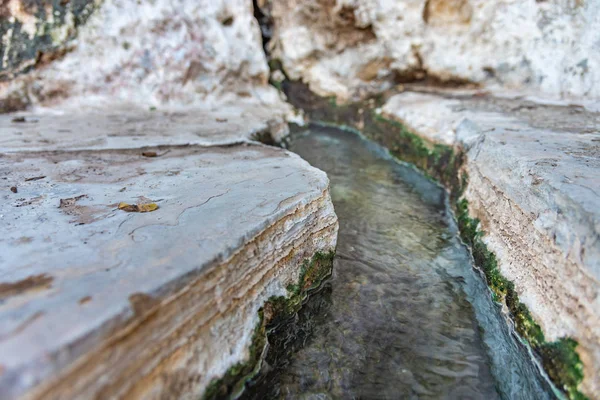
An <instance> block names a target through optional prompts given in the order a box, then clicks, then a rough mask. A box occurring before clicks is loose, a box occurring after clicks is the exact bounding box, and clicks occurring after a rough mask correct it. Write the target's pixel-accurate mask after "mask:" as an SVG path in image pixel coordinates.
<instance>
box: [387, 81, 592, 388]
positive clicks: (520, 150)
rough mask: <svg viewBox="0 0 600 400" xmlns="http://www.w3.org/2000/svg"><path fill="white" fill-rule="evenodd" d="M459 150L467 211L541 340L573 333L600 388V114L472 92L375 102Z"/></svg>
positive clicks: (587, 384) (588, 376)
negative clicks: (537, 327)
mask: <svg viewBox="0 0 600 400" xmlns="http://www.w3.org/2000/svg"><path fill="white" fill-rule="evenodd" d="M382 111H383V113H384V115H386V116H387V117H390V118H393V119H396V120H398V121H400V122H402V123H403V124H405V125H406V126H407V127H409V128H410V130H411V131H413V132H415V133H417V134H419V135H421V136H422V137H425V138H427V139H428V140H430V141H433V142H436V143H443V144H449V145H456V146H461V147H463V148H465V149H466V160H465V164H464V169H465V172H466V173H467V174H468V177H469V180H468V185H467V188H466V191H465V193H464V196H465V198H466V199H467V200H468V201H469V212H470V214H471V215H473V216H475V217H477V218H479V219H480V221H481V229H482V230H483V231H484V232H485V236H484V239H483V240H484V242H485V243H486V244H487V246H488V248H489V249H490V250H492V251H493V252H494V253H495V254H496V256H497V259H498V261H499V265H498V266H499V269H500V271H501V272H502V274H503V275H505V276H506V277H507V278H508V279H509V280H510V281H512V282H513V283H514V285H515V289H516V291H517V293H518V295H519V298H520V300H521V301H522V302H523V303H524V304H526V305H527V307H528V308H529V309H530V310H531V312H532V314H533V316H534V318H535V320H536V321H537V322H538V323H539V324H540V325H541V326H542V328H543V331H544V333H545V335H546V339H547V340H556V339H558V338H561V337H573V338H575V339H576V340H577V341H578V342H579V347H578V348H577V350H578V353H579V354H580V356H581V360H582V361H583V364H584V376H585V379H584V381H583V390H584V392H585V393H587V394H588V395H589V396H590V397H591V398H595V395H597V394H598V393H600V381H599V376H598V371H599V370H600V208H599V207H598V205H599V204H600V195H599V194H600V134H599V133H598V129H597V127H598V124H600V114H598V113H596V112H593V111H590V110H586V109H585V108H583V107H580V106H572V105H568V104H566V103H563V104H560V103H556V104H540V103H536V102H533V101H529V100H523V99H515V98H497V97H490V96H472V93H466V92H465V93H463V94H457V93H452V92H446V93H443V94H441V95H440V94H428V93H411V92H407V93H403V94H399V95H396V96H394V97H392V98H391V99H390V100H389V101H388V102H387V104H386V105H385V106H384V107H383V109H382Z"/></svg>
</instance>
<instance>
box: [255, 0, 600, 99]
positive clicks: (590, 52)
mask: <svg viewBox="0 0 600 400" xmlns="http://www.w3.org/2000/svg"><path fill="white" fill-rule="evenodd" d="M263 8H264V9H266V10H269V12H270V14H271V15H272V17H273V20H274V33H273V39H272V44H271V46H272V47H273V57H275V58H279V59H281V61H282V62H283V65H284V67H285V69H286V71H287V72H288V74H289V75H290V76H291V77H292V78H294V79H302V80H303V81H304V82H305V83H308V84H309V86H310V88H311V89H312V90H313V91H314V92H316V93H318V94H319V95H322V96H330V95H334V96H337V98H338V100H349V99H352V98H356V97H363V96H364V95H366V94H368V93H373V92H377V91H380V90H383V89H386V88H387V87H389V86H390V85H391V84H393V83H395V82H403V81H411V80H414V79H428V80H430V81H434V82H441V83H448V84H456V83H464V82H473V83H479V84H486V85H490V86H500V87H503V88H510V89H515V90H522V91H531V92H537V93H540V94H543V95H545V96H547V97H556V98H558V97H577V98H579V97H581V98H590V99H598V98H600V74H598V68H599V67H600V55H599V53H598V51H596V44H597V42H598V41H599V40H600V32H599V31H598V29H596V26H598V24H599V23H600V2H599V1H597V0H591V1H585V2H584V1H575V0H561V1H552V2H550V1H535V2H534V1H512V0H496V1H488V0H417V1H412V0H410V1H409V0H382V1H374V0H311V1H297V0H285V1H270V2H269V5H266V6H264V7H263Z"/></svg>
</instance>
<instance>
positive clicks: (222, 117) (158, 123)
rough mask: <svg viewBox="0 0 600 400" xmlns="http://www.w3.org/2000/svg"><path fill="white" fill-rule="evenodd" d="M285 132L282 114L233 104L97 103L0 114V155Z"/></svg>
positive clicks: (211, 141) (209, 141)
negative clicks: (150, 104)
mask: <svg viewBox="0 0 600 400" xmlns="http://www.w3.org/2000/svg"><path fill="white" fill-rule="evenodd" d="M287 132H288V128H287V122H286V121H285V113H284V111H283V109H274V108H273V107H266V106H263V105H256V104H252V103H242V102H236V103H235V104H230V105H226V106H220V107H218V108H214V109H211V108H198V107H195V108H190V107H187V108H183V107H179V108H166V107H165V108H159V109H154V108H150V107H141V106H140V105H139V104H133V103H123V102H119V101H114V100H113V101H112V102H111V104H106V100H105V99H102V101H99V102H98V103H97V104H95V103H91V104H86V106H85V107H82V106H81V105H80V104H78V103H77V102H71V103H65V104H62V105H61V106H60V107H55V108H50V109H44V108H38V109H33V110H31V111H24V112H18V113H12V114H0V152H15V151H55V150H61V151H64V150H91V149H94V150H101V149H127V148H141V147H147V146H160V145H201V146H210V145H223V144H234V143H240V142H244V141H248V140H252V139H257V138H262V137H265V136H266V137H267V138H268V139H269V140H272V141H274V142H277V141H279V140H281V138H282V137H283V136H285V135H286V134H287Z"/></svg>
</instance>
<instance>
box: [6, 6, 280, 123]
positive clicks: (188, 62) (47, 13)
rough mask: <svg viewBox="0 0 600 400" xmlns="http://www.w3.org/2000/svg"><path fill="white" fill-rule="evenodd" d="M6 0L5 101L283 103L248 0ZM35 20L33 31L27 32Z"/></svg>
mask: <svg viewBox="0 0 600 400" xmlns="http://www.w3.org/2000/svg"><path fill="white" fill-rule="evenodd" d="M8 3H9V7H6V10H4V9H3V10H4V11H3V12H6V13H7V16H6V18H7V19H6V20H5V21H9V22H5V23H3V24H2V25H1V27H0V33H3V37H2V48H1V49H0V50H1V51H0V53H2V56H3V57H4V58H3V64H2V70H0V72H2V73H3V74H4V75H5V78H8V80H6V79H5V80H4V81H3V82H0V103H1V104H0V111H4V112H6V111H16V110H18V109H22V108H24V107H26V106H28V105H37V104H40V103H41V104H46V105H48V104H50V105H53V104H55V103H57V102H59V101H61V100H63V99H65V98H69V97H81V96H84V97H85V99H84V100H83V101H84V102H88V101H89V99H90V97H94V96H109V97H111V98H113V99H120V100H124V101H130V102H136V103H139V104H143V105H144V106H146V107H148V106H159V105H186V104H192V103H193V104H194V105H195V106H196V107H199V106H204V107H206V106H215V105H220V104H223V103H227V102H230V101H232V100H233V101H236V100H238V99H240V98H243V99H246V100H247V101H254V102H256V103H271V104H278V103H281V100H280V99H279V97H278V95H277V92H276V90H275V89H274V88H272V87H270V86H268V84H267V81H268V76H269V68H268V66H267V63H266V59H265V55H264V53H263V51H262V43H261V35H260V29H259V27H258V23H257V22H256V20H255V19H254V16H253V7H252V2H250V1H246V0H234V1H231V0H219V1H212V0H203V1H196V0H185V1H180V2H178V3H177V4H174V3H173V2H171V1H168V0H156V1H142V2H135V1H134V2H130V1H117V0H106V1H102V2H98V1H92V0H82V1H78V2H60V4H61V5H60V6H59V5H56V7H58V8H60V9H56V10H53V9H52V8H51V7H50V8H48V9H45V8H44V6H43V5H42V4H41V3H44V4H45V3H47V2H41V1H39V0H35V1H25V0H10V1H9V2H8ZM38 3H40V4H38ZM54 3H56V2H54ZM63 3H65V4H63ZM35 4H38V5H37V6H35V7H34V5H35ZM29 6H31V7H29ZM27 7H29V8H27ZM79 8H82V9H84V10H86V12H85V18H83V17H80V15H81V12H83V11H81V10H79ZM29 20H32V21H31V22H27V21H29ZM10 21H12V22H10ZM61 21H62V22H61ZM69 21H71V22H69ZM7 24H8V25H7ZM5 25H6V26H5ZM28 26H30V28H28V29H30V30H31V33H30V34H28V35H25V36H23V35H22V33H23V31H24V30H25V29H26V28H27V27H28ZM36 27H37V28H36ZM62 31H65V32H66V33H65V34H64V35H62V36H61V35H59V34H58V33H57V32H62ZM48 35H50V36H52V38H53V39H52V38H47V36H48ZM30 36H31V37H30ZM50 39H52V40H50ZM16 49H23V51H22V54H21V53H19V52H17V53H19V54H16V53H15V51H17V50H16ZM36 54H37V55H36ZM24 72H28V73H27V74H24ZM12 77H15V78H14V79H10V78H12Z"/></svg>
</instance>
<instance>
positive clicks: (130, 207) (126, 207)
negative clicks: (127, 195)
mask: <svg viewBox="0 0 600 400" xmlns="http://www.w3.org/2000/svg"><path fill="white" fill-rule="evenodd" d="M119 210H123V211H127V212H142V213H143V212H152V211H155V210H158V205H157V204H156V203H145V204H137V205H136V204H127V203H124V202H121V203H119Z"/></svg>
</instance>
